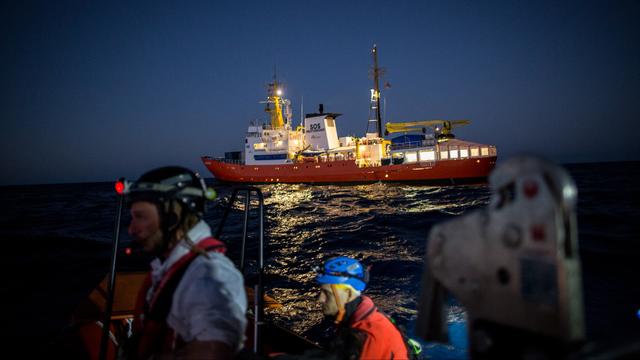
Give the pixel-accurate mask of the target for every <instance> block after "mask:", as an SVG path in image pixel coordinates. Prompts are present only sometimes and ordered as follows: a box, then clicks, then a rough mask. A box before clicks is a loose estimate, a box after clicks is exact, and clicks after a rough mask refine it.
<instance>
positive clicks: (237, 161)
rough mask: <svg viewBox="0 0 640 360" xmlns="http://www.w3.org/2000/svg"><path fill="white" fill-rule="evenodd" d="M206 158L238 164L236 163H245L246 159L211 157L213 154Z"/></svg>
mask: <svg viewBox="0 0 640 360" xmlns="http://www.w3.org/2000/svg"><path fill="white" fill-rule="evenodd" d="M205 160H216V161H220V162H223V163H227V164H236V165H244V161H242V160H240V159H227V158H223V157H217V158H214V157H211V156H207V157H205Z"/></svg>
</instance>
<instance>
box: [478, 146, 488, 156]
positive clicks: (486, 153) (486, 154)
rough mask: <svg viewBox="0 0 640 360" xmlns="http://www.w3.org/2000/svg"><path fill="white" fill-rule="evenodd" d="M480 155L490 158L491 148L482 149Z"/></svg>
mask: <svg viewBox="0 0 640 360" xmlns="http://www.w3.org/2000/svg"><path fill="white" fill-rule="evenodd" d="M480 154H481V155H482V156H489V148H486V147H483V148H481V149H480Z"/></svg>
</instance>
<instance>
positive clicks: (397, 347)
mask: <svg viewBox="0 0 640 360" xmlns="http://www.w3.org/2000/svg"><path fill="white" fill-rule="evenodd" d="M349 327H350V328H351V329H354V330H357V331H359V332H361V333H363V334H365V335H366V336H365V340H364V344H363V346H362V351H361V353H360V359H408V354H409V353H408V352H407V347H406V346H405V343H404V340H403V338H402V334H400V332H399V331H398V329H397V328H396V327H395V325H393V323H391V321H389V319H388V318H387V317H386V316H385V315H384V314H382V313H380V312H379V311H378V309H377V308H376V306H375V305H374V304H373V301H371V299H370V298H369V297H367V296H364V295H363V296H362V302H361V303H360V305H358V307H357V308H356V311H355V312H354V313H353V315H351V317H350V318H349Z"/></svg>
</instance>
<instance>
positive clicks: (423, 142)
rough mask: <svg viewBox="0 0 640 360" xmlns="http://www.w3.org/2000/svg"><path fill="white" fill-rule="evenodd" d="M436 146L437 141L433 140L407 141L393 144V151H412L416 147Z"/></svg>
mask: <svg viewBox="0 0 640 360" xmlns="http://www.w3.org/2000/svg"><path fill="white" fill-rule="evenodd" d="M434 145H435V141H434V140H433V139H425V140H418V141H407V142H402V143H395V144H391V150H403V149H411V148H416V147H423V146H434Z"/></svg>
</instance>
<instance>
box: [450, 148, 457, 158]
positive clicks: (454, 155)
mask: <svg viewBox="0 0 640 360" xmlns="http://www.w3.org/2000/svg"><path fill="white" fill-rule="evenodd" d="M449 157H450V158H452V159H457V158H458V150H457V149H456V150H449Z"/></svg>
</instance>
